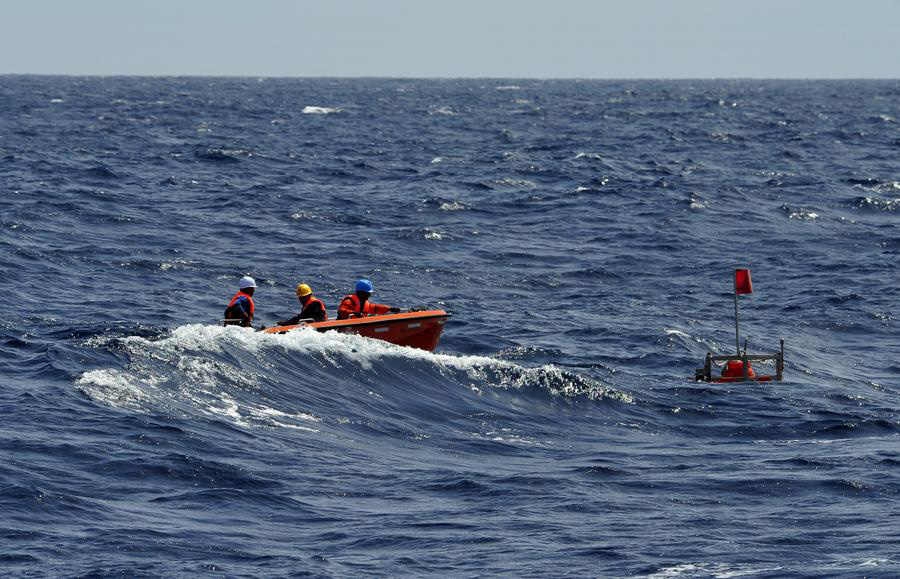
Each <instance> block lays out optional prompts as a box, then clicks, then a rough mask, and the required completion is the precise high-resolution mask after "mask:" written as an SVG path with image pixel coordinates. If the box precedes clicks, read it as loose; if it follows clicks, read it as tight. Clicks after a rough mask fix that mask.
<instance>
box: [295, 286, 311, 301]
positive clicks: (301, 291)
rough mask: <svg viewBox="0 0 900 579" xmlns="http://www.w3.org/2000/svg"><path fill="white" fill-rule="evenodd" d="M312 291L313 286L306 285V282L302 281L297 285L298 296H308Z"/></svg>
mask: <svg viewBox="0 0 900 579" xmlns="http://www.w3.org/2000/svg"><path fill="white" fill-rule="evenodd" d="M311 293H312V288H311V287H309V286H308V285H306V284H305V283H301V284H300V285H298V286H297V297H298V298H302V297H303V296H308V295H309V294H311Z"/></svg>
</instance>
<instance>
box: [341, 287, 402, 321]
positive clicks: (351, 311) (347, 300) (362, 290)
mask: <svg viewBox="0 0 900 579" xmlns="http://www.w3.org/2000/svg"><path fill="white" fill-rule="evenodd" d="M374 291H375V288H374V287H373V286H372V282H370V281H369V280H367V279H361V280H359V281H357V282H356V293H352V294H350V295H348V296H345V297H344V299H342V300H341V305H339V306H338V315H337V319H339V320H346V319H349V318H364V317H366V316H380V315H382V314H387V313H392V314H395V313H397V312H399V311H400V308H395V307H392V306H385V305H383V304H375V303H372V302H370V301H369V296H371V295H372V292H374Z"/></svg>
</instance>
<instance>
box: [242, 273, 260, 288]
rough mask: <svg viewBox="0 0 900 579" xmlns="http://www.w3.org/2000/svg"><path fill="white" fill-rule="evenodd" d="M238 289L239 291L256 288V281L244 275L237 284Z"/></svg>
mask: <svg viewBox="0 0 900 579" xmlns="http://www.w3.org/2000/svg"><path fill="white" fill-rule="evenodd" d="M238 287H239V288H240V289H247V288H248V287H256V280H255V279H253V278H252V277H250V276H249V275H245V276H244V277H242V278H241V281H239V282H238Z"/></svg>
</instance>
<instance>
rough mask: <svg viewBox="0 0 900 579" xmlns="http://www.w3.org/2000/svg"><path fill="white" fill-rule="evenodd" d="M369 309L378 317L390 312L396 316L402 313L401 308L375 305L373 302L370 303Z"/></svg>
mask: <svg viewBox="0 0 900 579" xmlns="http://www.w3.org/2000/svg"><path fill="white" fill-rule="evenodd" d="M369 308H371V313H372V314H374V315H376V316H380V315H382V314H386V313H388V312H390V313H392V314H396V313H397V312H399V311H400V308H395V307H392V306H386V305H384V304H373V303H372V302H369Z"/></svg>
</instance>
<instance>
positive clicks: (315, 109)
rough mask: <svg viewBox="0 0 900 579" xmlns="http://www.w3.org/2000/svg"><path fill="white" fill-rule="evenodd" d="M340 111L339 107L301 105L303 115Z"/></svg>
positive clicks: (328, 113)
mask: <svg viewBox="0 0 900 579" xmlns="http://www.w3.org/2000/svg"><path fill="white" fill-rule="evenodd" d="M339 112H342V111H341V109H338V108H332V107H317V106H305V107H303V114H304V115H330V114H334V113H339Z"/></svg>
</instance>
